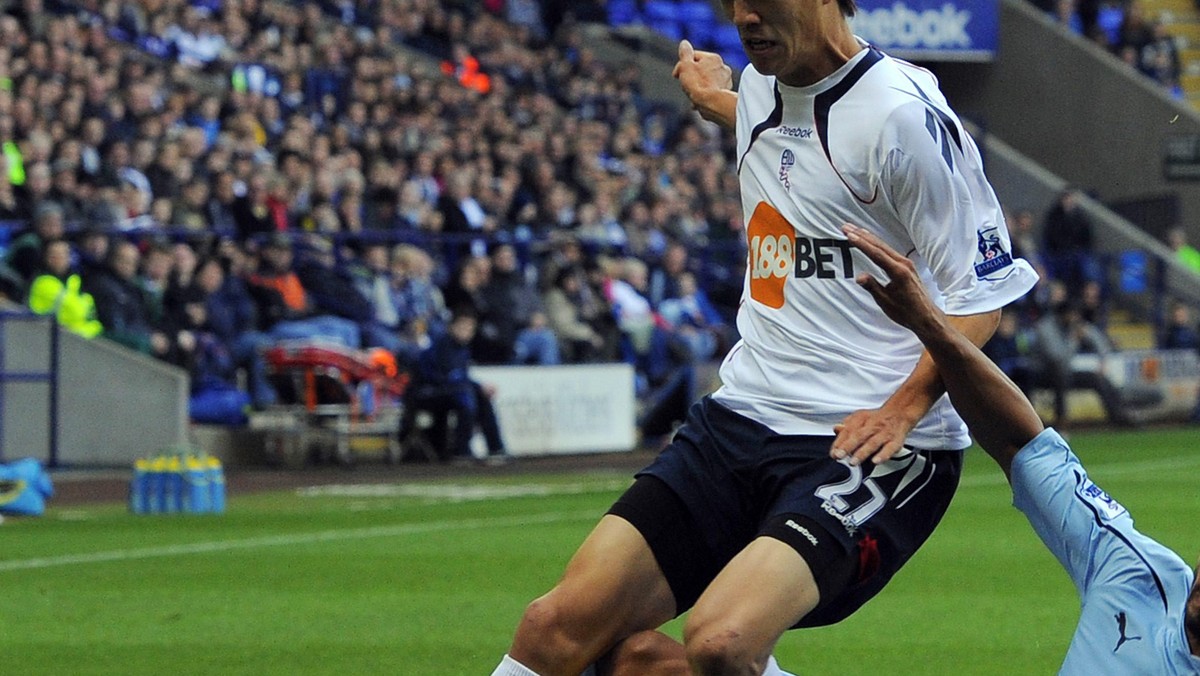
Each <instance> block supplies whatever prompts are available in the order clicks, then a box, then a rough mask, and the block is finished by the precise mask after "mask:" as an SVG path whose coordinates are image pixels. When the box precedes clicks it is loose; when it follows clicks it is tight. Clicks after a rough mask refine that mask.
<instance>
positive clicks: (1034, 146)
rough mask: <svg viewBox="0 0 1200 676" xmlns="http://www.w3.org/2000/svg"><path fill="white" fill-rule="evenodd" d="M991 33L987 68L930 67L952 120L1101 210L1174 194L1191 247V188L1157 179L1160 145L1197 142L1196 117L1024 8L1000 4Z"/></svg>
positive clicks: (1006, 0) (1195, 194)
mask: <svg viewBox="0 0 1200 676" xmlns="http://www.w3.org/2000/svg"><path fill="white" fill-rule="evenodd" d="M1000 25H1001V40H1000V52H999V56H998V58H997V60H996V61H995V62H993V63H991V64H987V65H976V64H938V65H936V66H934V67H933V70H934V71H935V72H936V73H937V75H938V76H939V78H940V79H941V82H942V89H943V91H944V92H945V93H946V95H947V97H948V98H949V99H950V101H951V104H952V105H953V106H954V107H955V108H956V109H957V110H958V112H959V113H960V114H962V115H963V116H966V117H970V118H972V119H975V120H977V121H979V122H980V123H982V124H983V125H984V126H985V127H986V128H987V131H988V132H989V133H991V134H994V135H996V136H999V137H1000V138H1002V139H1004V141H1005V142H1006V143H1008V144H1010V145H1011V146H1012V147H1013V148H1015V149H1016V150H1018V151H1020V152H1021V153H1023V154H1025V155H1027V156H1028V157H1030V158H1031V159H1032V160H1034V161H1035V162H1037V163H1039V164H1042V165H1044V166H1045V167H1046V168H1047V169H1049V170H1050V171H1052V172H1053V173H1054V174H1057V175H1058V176H1061V177H1064V178H1065V179H1067V180H1068V181H1069V182H1071V183H1073V184H1076V185H1079V186H1080V187H1082V188H1084V189H1085V190H1090V191H1094V192H1095V194H1096V195H1097V197H1099V198H1100V199H1101V200H1103V201H1105V202H1114V201H1123V200H1129V199H1134V198H1144V197H1153V196H1160V195H1164V194H1172V193H1173V194H1177V195H1178V196H1179V198H1180V206H1181V210H1180V222H1179V225H1183V226H1185V227H1187V228H1188V230H1189V235H1190V239H1191V240H1192V241H1196V242H1200V182H1190V181H1168V180H1167V179H1165V178H1164V177H1163V153H1164V149H1165V145H1166V144H1167V142H1168V140H1169V139H1171V138H1172V137H1177V136H1181V135H1192V134H1194V135H1200V114H1197V113H1196V112H1195V111H1193V110H1192V109H1191V108H1189V107H1188V106H1187V105H1185V104H1184V103H1182V102H1178V101H1175V100H1174V99H1172V98H1171V97H1170V96H1169V95H1168V94H1167V93H1166V92H1165V91H1164V90H1163V89H1162V88H1161V87H1159V86H1157V85H1155V84H1154V83H1152V82H1150V81H1149V80H1148V79H1147V78H1145V77H1143V76H1141V75H1139V74H1137V73H1135V72H1133V71H1132V70H1130V69H1128V68H1126V67H1125V66H1124V65H1123V64H1121V63H1120V62H1118V61H1117V60H1116V59H1115V58H1112V57H1110V56H1109V55H1108V53H1107V52H1105V50H1103V49H1101V48H1099V47H1097V46H1096V45H1093V44H1091V43H1090V42H1088V41H1086V40H1083V39H1082V38H1079V37H1078V36H1075V35H1072V34H1070V33H1069V32H1067V31H1065V30H1064V29H1062V28H1060V27H1059V26H1057V25H1055V24H1054V23H1053V22H1051V21H1050V19H1049V18H1048V17H1046V16H1043V15H1042V14H1041V13H1040V12H1038V11H1037V10H1036V9H1034V8H1033V7H1032V6H1030V4H1029V3H1028V2H1027V1H1026V0H1002V2H1001V18H1000ZM1169 225H1171V224H1167V223H1156V224H1152V225H1151V226H1150V227H1149V228H1148V231H1149V232H1150V233H1151V234H1153V235H1155V236H1161V235H1162V233H1163V231H1164V230H1165V229H1166V228H1167V227H1168V226H1169Z"/></svg>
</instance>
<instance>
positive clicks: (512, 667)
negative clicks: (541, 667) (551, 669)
mask: <svg viewBox="0 0 1200 676" xmlns="http://www.w3.org/2000/svg"><path fill="white" fill-rule="evenodd" d="M492 676H538V674H537V672H536V671H533V670H532V669H530V668H529V667H527V666H525V665H524V664H521V663H520V662H518V661H516V660H514V659H513V658H511V657H509V656H508V655H505V656H504V659H502V660H500V666H498V667H496V670H495V671H493V672H492Z"/></svg>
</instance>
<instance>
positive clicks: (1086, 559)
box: [1012, 429, 1136, 594]
mask: <svg viewBox="0 0 1200 676" xmlns="http://www.w3.org/2000/svg"><path fill="white" fill-rule="evenodd" d="M1012 489H1013V505H1014V506H1015V507H1016V508H1017V509H1019V510H1021V511H1022V512H1024V514H1025V516H1026V517H1027V518H1028V519H1029V523H1030V524H1031V525H1033V529H1034V530H1035V531H1037V534H1038V537H1040V538H1041V539H1042V542H1044V543H1046V547H1047V548H1049V549H1050V551H1051V552H1052V553H1053V554H1054V556H1055V557H1056V558H1057V559H1058V560H1059V562H1060V563H1062V565H1063V567H1064V568H1066V569H1067V574H1068V575H1070V576H1071V581H1073V582H1074V583H1075V586H1076V587H1077V588H1078V589H1079V593H1080V594H1086V593H1087V590H1088V588H1089V587H1091V586H1092V585H1093V584H1096V583H1097V582H1101V581H1102V580H1101V579H1100V578H1101V577H1102V576H1103V575H1105V570H1106V569H1107V570H1109V571H1110V573H1111V572H1112V571H1113V570H1115V569H1116V568H1118V567H1119V565H1115V566H1105V565H1102V564H1106V563H1112V564H1119V563H1120V560H1121V559H1124V558H1126V557H1129V556H1133V554H1132V553H1131V552H1130V551H1129V548H1128V547H1126V546H1125V543H1124V542H1123V538H1122V537H1121V534H1122V533H1128V532H1136V531H1134V530H1133V518H1132V517H1131V516H1129V512H1127V511H1126V510H1125V508H1124V507H1122V506H1121V505H1120V504H1119V503H1118V502H1117V501H1116V500H1113V499H1112V498H1111V497H1109V495H1108V494H1107V493H1105V492H1104V491H1103V490H1101V489H1100V487H1099V486H1097V485H1096V484H1094V483H1092V481H1091V479H1089V478H1088V476H1087V472H1086V471H1085V470H1084V469H1083V465H1081V464H1080V463H1079V458H1077V457H1075V454H1074V453H1073V452H1071V448H1070V446H1068V445H1067V442H1066V441H1064V440H1063V438H1062V437H1061V436H1059V434H1058V432H1055V431H1054V430H1053V429H1046V430H1043V431H1042V433H1041V434H1039V435H1038V436H1037V437H1035V438H1034V439H1033V441H1030V442H1029V443H1028V444H1026V445H1025V448H1023V449H1021V451H1020V452H1019V453H1017V456H1016V457H1015V458H1014V459H1013V463H1012ZM1106 529H1108V531H1109V532H1110V533H1112V534H1114V535H1116V537H1099V535H1100V534H1101V532H1104V531H1105V530H1106Z"/></svg>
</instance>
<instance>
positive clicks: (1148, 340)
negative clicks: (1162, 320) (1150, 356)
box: [1104, 310, 1156, 350]
mask: <svg viewBox="0 0 1200 676" xmlns="http://www.w3.org/2000/svg"><path fill="white" fill-rule="evenodd" d="M1104 331H1105V333H1106V334H1108V339H1109V340H1111V341H1112V343H1113V347H1115V348H1117V349H1118V350H1153V349H1154V347H1155V342H1156V341H1155V335H1154V325H1153V324H1150V323H1149V322H1142V321H1137V320H1134V319H1132V318H1130V317H1129V316H1127V313H1125V312H1123V311H1120V310H1114V311H1112V312H1111V313H1109V317H1108V325H1107V326H1105V329H1104Z"/></svg>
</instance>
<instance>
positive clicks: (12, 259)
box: [0, 0, 1191, 408]
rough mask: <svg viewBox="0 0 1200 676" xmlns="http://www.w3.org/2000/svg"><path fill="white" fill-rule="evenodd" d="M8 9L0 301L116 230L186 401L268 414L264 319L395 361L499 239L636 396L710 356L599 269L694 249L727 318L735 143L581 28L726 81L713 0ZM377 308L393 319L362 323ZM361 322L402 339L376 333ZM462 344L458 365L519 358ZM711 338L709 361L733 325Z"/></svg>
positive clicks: (435, 328) (675, 301) (734, 273)
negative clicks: (282, 276)
mask: <svg viewBox="0 0 1200 676" xmlns="http://www.w3.org/2000/svg"><path fill="white" fill-rule="evenodd" d="M1142 1H1143V2H1144V3H1145V5H1146V7H1147V12H1149V11H1159V12H1162V11H1163V9H1162V8H1159V7H1158V5H1154V8H1155V9H1154V10H1151V9H1150V7H1151V3H1152V2H1164V3H1165V2H1169V1H1170V0H1142ZM601 4H603V9H602V10H601ZM1164 7H1165V5H1164ZM1171 7H1174V5H1171ZM0 8H2V9H3V13H0V144H2V149H3V152H2V153H0V163H3V167H2V168H0V176H2V177H3V178H0V220H2V221H5V222H6V225H4V226H3V227H0V243H8V250H9V254H8V256H7V257H6V258H5V261H6V262H8V263H10V264H11V265H9V266H0V293H3V294H4V296H5V297H6V298H8V299H10V300H12V301H15V302H21V303H24V302H26V300H27V298H26V293H27V286H28V283H29V281H30V276H29V275H30V274H31V271H27V270H22V269H20V268H21V265H24V264H23V263H18V258H22V257H24V256H25V255H24V254H22V256H21V257H18V256H17V252H18V251H20V250H21V249H22V247H25V246H27V245H28V241H27V240H29V238H30V237H31V236H32V237H36V233H35V232H34V231H33V230H32V229H29V228H28V224H29V223H30V221H31V219H33V218H34V216H35V215H36V214H39V213H42V212H44V211H46V210H48V209H50V210H53V209H57V210H58V211H60V212H61V213H62V214H63V217H64V219H65V220H66V222H67V232H68V235H69V236H70V237H71V239H72V240H73V242H74V244H75V256H76V263H77V265H76V268H77V269H78V271H79V272H80V274H81V276H82V278H83V284H84V287H85V288H87V287H88V286H89V284H95V283H96V282H97V280H98V279H100V277H99V275H98V273H96V271H97V270H100V269H102V268H103V267H104V265H105V263H106V260H105V259H106V257H108V256H110V255H111V254H110V253H109V252H110V251H116V250H118V249H120V248H121V247H118V246H113V243H114V242H121V241H131V242H134V243H135V244H137V246H138V248H139V250H140V251H142V252H149V251H169V252H171V255H169V256H167V259H168V263H167V264H168V268H167V269H166V270H165V272H164V271H159V274H157V275H155V274H150V273H151V271H150V270H147V269H145V268H144V267H143V269H141V270H139V271H138V273H137V285H138V288H139V289H140V291H139V292H140V293H141V294H142V296H143V298H144V299H145V301H146V304H147V308H144V309H149V310H154V309H155V308H157V311H156V312H151V313H150V314H151V315H152V316H151V321H152V322H153V323H154V325H153V327H152V330H151V331H149V333H148V335H150V334H154V333H155V332H157V333H161V334H163V335H164V336H167V337H169V340H168V341H167V343H168V345H169V346H171V347H172V349H165V350H161V351H160V352H161V354H162V356H163V357H164V358H165V359H167V360H169V361H171V362H172V363H175V364H177V365H179V366H181V367H183V368H185V369H187V370H188V371H189V372H190V373H191V375H192V379H193V387H194V388H200V387H204V386H206V385H212V386H219V387H227V386H228V387H231V386H237V387H239V388H241V389H243V390H246V392H247V394H248V395H249V398H250V399H251V400H252V401H253V403H254V404H255V405H256V406H258V407H260V408H261V407H266V406H270V405H271V404H272V403H274V399H273V396H272V395H271V394H269V393H267V392H268V391H269V390H267V389H264V388H262V387H261V380H262V379H261V378H257V377H256V376H255V374H256V373H257V372H261V370H262V369H263V368H264V366H263V364H262V363H261V359H260V360H259V361H258V362H257V363H256V362H255V360H254V359H253V358H252V357H253V355H255V354H258V353H261V351H262V350H263V349H265V348H266V347H267V346H269V345H270V344H273V342H274V341H278V340H282V339H287V338H295V337H297V336H296V335H293V334H281V333H278V331H275V333H272V331H273V330H275V329H277V328H278V327H279V326H280V325H281V323H287V322H294V321H299V320H311V319H313V318H315V317H330V318H333V319H339V320H341V321H340V322H338V323H337V324H338V326H339V327H341V328H338V329H337V330H335V331H334V334H335V335H336V336H338V337H339V340H341V341H342V342H347V341H349V342H356V341H355V340H354V339H347V338H346V336H352V335H355V333H360V334H362V335H365V336H368V338H367V339H366V340H365V341H361V340H359V341H357V344H353V345H348V346H347V347H349V348H351V349H357V348H371V347H381V346H382V347H388V348H389V349H391V350H393V351H395V352H396V353H397V357H398V359H399V360H400V363H401V365H402V366H403V365H405V364H406V363H411V360H412V359H413V358H414V355H415V353H416V352H417V351H419V349H420V348H421V347H423V346H425V345H428V344H429V342H430V341H431V339H432V337H436V335H438V333H439V332H440V331H442V329H443V325H444V322H445V320H446V317H447V316H448V311H449V310H450V309H451V308H450V307H449V305H450V300H451V299H450V298H447V296H449V295H451V294H452V293H458V291H457V290H456V288H457V286H458V285H457V279H456V278H457V275H455V274H452V271H457V270H459V269H462V268H464V267H472V268H475V267H479V268H480V270H479V274H480V275H481V279H480V280H478V282H479V284H480V286H481V287H486V286H487V285H488V283H489V280H490V278H491V275H492V274H493V273H492V272H491V270H490V266H488V265H486V264H485V261H487V256H486V253H487V252H488V251H489V249H494V247H495V245H496V244H498V243H499V244H509V245H512V247H513V248H514V250H515V251H516V253H517V257H518V259H519V265H518V270H517V273H518V274H519V275H520V276H522V277H523V278H524V280H525V281H527V282H529V283H530V284H532V285H533V286H535V287H536V288H538V289H540V290H542V291H543V292H545V291H548V290H549V289H550V288H551V287H552V286H553V285H554V283H555V280H556V279H558V278H559V275H560V273H561V272H562V271H563V269H564V268H566V269H568V270H575V271H576V272H577V273H578V277H579V278H580V279H588V280H589V281H590V282H591V284H590V285H589V284H584V285H582V286H583V288H581V289H580V290H579V291H573V293H576V294H580V296H579V298H580V302H581V304H582V305H587V306H589V307H591V308H592V309H591V310H590V311H589V313H587V314H585V315H583V319H584V320H585V321H587V322H589V324H590V328H591V329H592V330H593V333H592V334H583V335H587V336H595V337H596V340H595V341H593V340H592V339H591V338H590V337H589V338H588V345H587V347H588V349H572V350H567V351H566V354H568V355H580V356H579V357H578V358H579V359H605V358H610V359H611V358H621V357H624V358H625V359H626V360H628V361H630V362H634V363H637V362H639V361H640V362H641V364H640V366H641V367H642V368H641V373H640V376H641V378H640V379H639V382H640V383H642V385H643V387H642V390H643V393H644V394H646V396H647V397H652V396H653V393H654V388H655V387H656V386H658V385H663V384H664V383H667V382H669V381H670V380H671V376H672V375H674V374H675V373H677V370H676V369H677V367H684V366H690V364H691V362H693V361H695V360H696V357H695V355H697V354H702V355H704V359H709V358H712V357H714V356H719V354H720V352H719V351H716V352H715V353H714V351H713V350H712V349H709V348H708V347H704V348H703V349H697V348H695V339H694V336H695V333H696V331H695V328H696V327H694V326H691V327H681V326H678V325H676V324H677V321H674V322H673V321H672V320H671V318H672V317H679V316H680V313H679V307H680V305H681V304H685V303H695V300H694V296H693V297H690V298H682V297H670V296H666V297H655V298H652V299H651V302H649V307H648V310H649V313H650V314H649V315H648V317H649V319H650V322H651V323H652V324H653V326H654V327H655V329H656V331H655V332H654V333H653V335H654V336H655V338H654V339H655V340H657V341H660V342H658V343H654V354H655V355H656V356H655V358H654V359H655V360H654V361H652V362H647V361H646V359H645V358H646V357H647V356H648V355H649V354H650V351H649V350H648V349H644V350H638V349H632V348H633V341H632V336H631V335H630V333H631V332H630V331H626V332H625V335H624V337H622V336H621V335H620V333H621V332H620V328H619V326H618V323H617V322H618V313H617V310H618V309H619V308H614V307H613V305H614V295H613V293H612V289H613V288H614V279H613V275H612V261H616V260H628V259H634V260H640V261H641V262H642V264H643V265H645V266H649V268H650V269H651V270H654V271H656V270H659V269H661V266H662V260H661V259H662V257H663V255H664V253H665V252H666V251H668V250H670V249H671V247H672V244H673V243H675V242H683V243H686V244H687V246H688V248H689V250H690V257H689V258H688V259H687V260H688V262H687V269H686V270H682V271H677V273H678V272H687V273H690V274H691V276H692V277H694V278H695V280H696V281H697V282H698V286H699V288H700V290H702V291H703V292H704V294H705V300H706V303H707V301H711V304H710V305H711V308H710V310H711V311H710V312H709V318H708V319H706V320H704V321H706V322H707V323H708V324H716V323H717V319H718V318H719V319H720V320H722V321H723V322H724V323H726V324H727V323H728V322H729V321H730V319H731V317H732V313H733V311H734V309H735V308H736V304H737V301H738V296H739V294H740V281H741V271H740V266H741V265H742V264H743V263H744V254H743V252H742V251H743V250H742V246H743V243H742V242H741V241H740V230H741V226H742V224H741V208H740V204H739V202H738V200H737V197H736V195H737V182H736V176H735V174H734V172H733V171H731V170H730V167H731V158H732V154H733V149H732V139H730V138H727V137H723V136H722V135H720V134H719V133H717V132H716V130H715V129H714V128H713V127H711V126H710V125H708V124H707V123H703V122H702V121H700V120H699V119H698V118H697V117H696V116H694V115H692V114H690V113H687V112H681V111H680V110H679V109H678V107H676V106H674V105H671V104H669V103H666V102H664V101H663V100H660V99H659V98H658V97H657V96H655V95H654V94H655V93H654V92H647V91H644V90H643V88H642V86H641V84H640V82H641V81H640V78H639V68H638V66H637V65H635V64H632V63H628V62H613V61H606V60H604V59H602V58H600V57H599V56H598V54H597V50H596V49H594V48H593V45H592V44H591V42H590V41H589V40H587V39H585V38H584V37H583V35H584V32H583V30H582V27H581V24H580V23H579V20H581V19H588V18H594V19H600V20H607V21H608V22H609V23H610V24H612V25H614V26H618V27H622V26H639V25H640V26H643V27H648V28H649V29H652V30H656V31H658V32H661V33H662V34H664V35H666V36H668V37H670V38H672V39H675V38H679V37H687V38H688V39H690V40H692V41H694V42H695V43H696V44H697V45H698V46H700V47H702V48H707V49H712V50H714V51H717V52H719V53H721V54H722V56H723V58H725V60H726V61H727V62H729V63H730V64H731V65H733V66H734V67H735V68H740V67H741V66H742V65H744V64H745V56H744V54H743V53H742V51H741V48H740V42H739V40H738V36H737V32H736V30H735V29H733V28H732V27H731V26H729V25H728V24H726V23H723V22H722V21H721V19H720V17H719V16H718V13H717V12H716V11H714V7H713V5H712V3H710V2H707V1H705V0H688V1H682V2H673V1H671V0H647V1H646V2H637V1H634V0H610V1H609V2H607V3H551V2H543V3H537V2H532V1H529V0H527V1H525V2H521V1H515V0H510V1H508V2H485V3H481V4H477V3H468V2H436V1H434V0H378V1H360V2H304V3H285V2H277V1H274V0H239V1H232V0H226V1H224V2H220V1H216V0H206V1H202V0H192V1H191V2H188V1H186V0H155V1H153V2H119V1H116V0H80V1H78V2H65V1H61V0H46V1H44V2H43V1H42V0H19V1H9V2H4V3H0ZM1184 9H1188V10H1191V8H1190V6H1189V7H1186V8H1183V9H1178V8H1176V9H1172V10H1171V11H1173V12H1175V14H1174V15H1173V17H1174V18H1175V19H1178V20H1175V21H1173V22H1172V23H1168V24H1166V25H1167V26H1168V27H1169V30H1173V31H1174V30H1176V29H1178V30H1180V31H1184V29H1182V28H1178V27H1179V26H1182V25H1186V23H1187V20H1185V18H1184V17H1185V14H1184V12H1183V10H1184ZM539 10H541V11H539ZM1114 16H1115V15H1114V14H1112V12H1107V13H1104V12H1102V13H1101V19H1100V23H1101V25H1103V26H1104V27H1106V29H1107V30H1108V31H1109V32H1114V33H1117V32H1119V31H1118V30H1117V29H1114V24H1113V21H1114ZM1123 16H1126V15H1123ZM1118 28H1119V26H1118ZM1174 35H1177V36H1186V32H1178V33H1174ZM1183 55H1184V57H1185V59H1184V60H1185V61H1186V59H1187V57H1188V56H1189V55H1188V54H1187V50H1186V49H1185V50H1184V51H1183ZM1184 81H1185V84H1186V83H1187V82H1189V81H1188V80H1187V78H1186V77H1185V78H1184ZM105 238H107V239H108V240H109V242H108V244H107V245H106V244H104V243H103V240H104V239H105ZM22 242H26V243H25V244H22ZM33 243H34V244H35V245H36V244H37V242H36V240H35V241H34V242H33ZM85 243H87V244H86V245H85ZM93 243H99V244H97V246H98V248H95V249H93V248H91V247H92V245H93ZM271 243H274V244H276V245H278V246H275V248H279V247H280V246H283V245H284V244H285V243H286V246H288V247H291V248H293V249H294V250H295V254H296V263H297V269H296V270H295V272H296V275H295V279H294V280H293V279H291V278H288V279H286V280H281V281H280V283H279V284H277V285H274V288H264V286H263V285H261V284H260V285H257V286H256V285H254V284H253V283H251V282H252V280H253V278H254V276H255V274H256V273H257V272H258V270H259V266H260V264H261V262H262V260H263V259H265V258H267V257H269V256H270V255H271V254H270V253H268V250H269V249H271V248H272V246H271ZM374 244H386V245H387V246H388V247H392V246H393V245H397V246H396V248H395V250H392V251H391V253H390V254H389V255H388V261H387V265H386V268H387V271H386V272H387V275H386V279H387V280H388V281H389V282H390V284H391V286H390V287H389V286H388V284H383V285H376V284H374V282H373V280H374V278H375V277H374V276H375V275H379V274H383V271H382V268H380V267H379V266H375V268H370V266H369V265H368V264H367V261H366V258H365V256H364V250H365V249H367V248H369V246H370V245H374ZM85 246H86V248H85ZM571 249H574V253H566V252H567V251H569V250H571ZM147 258H148V257H147ZM159 258H160V259H161V257H159ZM197 258H198V259H199V261H197V260H196V259H197ZM22 259H23V260H28V258H22ZM189 259H191V262H190V263H189V262H188V261H189ZM208 260H217V261H219V263H220V269H221V273H222V275H223V279H222V281H221V283H220V285H219V287H215V288H212V289H200V288H198V287H200V286H201V282H200V281H198V280H196V279H194V277H195V275H194V274H193V273H194V270H195V269H196V268H197V267H199V266H202V265H203V264H204V263H205V262H206V261H208ZM369 268H370V269H369ZM89 271H91V272H90V273H89ZM606 271H607V272H606ZM618 286H619V285H618ZM619 288H623V287H619ZM376 292H378V294H379V295H378V296H376V295H373V294H375V293H376ZM469 295H470V294H468V296H469ZM628 297H629V298H632V297H633V295H629V296H628ZM460 300H462V298H460ZM664 305H665V306H666V307H667V308H669V309H670V310H669V311H668V312H666V313H664V312H662V311H661V310H662V309H663V306H664ZM389 306H390V307H391V308H392V309H393V310H394V311H395V315H394V316H391V315H390V313H389V316H387V317H384V318H381V317H380V316H379V315H378V314H377V313H378V312H380V310H379V308H380V307H383V308H385V311H386V308H387V307H389ZM595 308H599V311H596V309H595ZM714 315H716V316H714ZM693 316H697V315H693ZM1033 319H1034V317H1033V316H1030V317H1029V320H1030V321H1032V320H1033ZM692 321H696V320H694V319H693V320H692ZM347 323H349V324H353V325H354V326H355V327H356V329H357V330H356V331H354V332H351V331H348V330H342V329H344V328H345V324H347ZM380 324H382V325H385V326H388V327H391V328H394V329H395V330H396V331H397V332H398V333H399V334H400V339H399V340H398V342H396V343H389V344H387V345H382V343H383V342H385V341H382V340H375V339H372V338H370V336H371V335H372V334H373V327H377V326H378V325H380ZM551 326H553V324H551ZM106 328H107V327H106ZM309 328H312V327H311V325H309ZM326 328H328V327H326ZM481 328H484V327H481ZM531 328H538V327H531V326H505V327H504V331H503V333H504V334H505V335H506V336H515V335H517V334H520V333H521V332H522V331H523V330H527V329H531ZM110 333H111V331H110ZM481 333H483V334H485V335H484V337H483V338H482V339H481V340H480V341H479V344H480V350H479V353H478V354H476V355H475V357H476V359H477V360H478V361H481V362H485V363H488V362H490V363H498V362H499V363H503V362H505V361H506V359H507V358H506V357H497V356H495V355H497V354H515V352H514V350H513V349H512V346H511V345H506V346H503V348H502V349H499V350H497V349H495V347H494V345H489V344H488V340H491V339H494V336H487V335H486V330H481ZM715 334H716V335H717V336H719V339H714V340H715V342H717V343H719V344H720V345H721V346H722V347H724V346H727V345H728V343H729V341H730V339H731V336H730V335H729V329H728V328H727V327H725V328H721V329H717V330H715ZM1152 334H1153V332H1151V335H1152ZM304 335H305V336H307V337H311V336H312V332H309V333H306V334H304ZM570 340H571V338H568V337H565V336H560V342H563V343H565V342H569V341H570ZM689 345H691V347H690V348H689ZM180 346H184V347H186V346H191V349H176V348H178V347H180ZM638 346H639V347H641V346H642V345H641V344H640V343H638ZM644 347H647V348H648V347H649V346H644ZM622 348H624V349H622Z"/></svg>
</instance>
